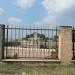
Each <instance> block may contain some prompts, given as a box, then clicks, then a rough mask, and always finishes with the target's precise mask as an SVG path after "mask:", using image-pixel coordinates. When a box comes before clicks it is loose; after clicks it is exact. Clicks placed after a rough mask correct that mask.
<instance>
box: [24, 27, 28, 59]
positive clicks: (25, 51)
mask: <svg viewBox="0 0 75 75" xmlns="http://www.w3.org/2000/svg"><path fill="white" fill-rule="evenodd" d="M26 37H27V27H26ZM27 41H28V38H26V50H25V58H26V57H27V55H28V53H26V52H27V48H28V45H27V43H28V42H27Z"/></svg>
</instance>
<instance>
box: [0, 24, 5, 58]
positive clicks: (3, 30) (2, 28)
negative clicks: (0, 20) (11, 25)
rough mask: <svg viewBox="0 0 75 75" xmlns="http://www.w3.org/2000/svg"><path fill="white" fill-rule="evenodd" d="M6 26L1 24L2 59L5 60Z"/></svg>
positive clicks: (0, 47)
mask: <svg viewBox="0 0 75 75" xmlns="http://www.w3.org/2000/svg"><path fill="white" fill-rule="evenodd" d="M4 41H5V25H3V24H0V59H3V58H4Z"/></svg>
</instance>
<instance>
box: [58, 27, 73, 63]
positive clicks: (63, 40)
mask: <svg viewBox="0 0 75 75" xmlns="http://www.w3.org/2000/svg"><path fill="white" fill-rule="evenodd" d="M58 57H59V60H60V61H61V62H62V63H70V62H71V60H72V57H73V52H72V27H71V26H61V27H60V28H59V50H58Z"/></svg>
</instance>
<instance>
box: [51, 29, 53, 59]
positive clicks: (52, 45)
mask: <svg viewBox="0 0 75 75" xmlns="http://www.w3.org/2000/svg"><path fill="white" fill-rule="evenodd" d="M51 53H52V54H51V55H52V59H53V28H52V50H51Z"/></svg>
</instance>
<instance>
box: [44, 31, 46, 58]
mask: <svg viewBox="0 0 75 75" xmlns="http://www.w3.org/2000/svg"><path fill="white" fill-rule="evenodd" d="M44 35H45V49H44V58H46V57H45V50H46V49H47V47H46V43H47V40H46V30H44Z"/></svg>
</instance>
